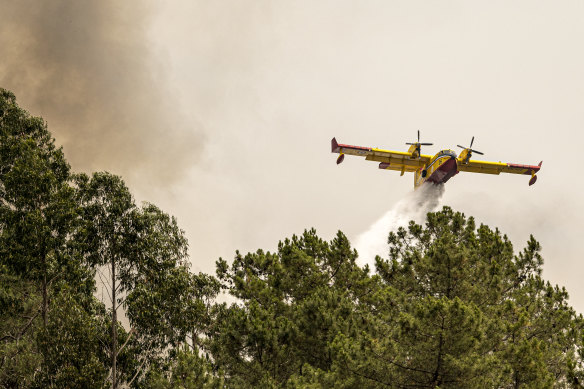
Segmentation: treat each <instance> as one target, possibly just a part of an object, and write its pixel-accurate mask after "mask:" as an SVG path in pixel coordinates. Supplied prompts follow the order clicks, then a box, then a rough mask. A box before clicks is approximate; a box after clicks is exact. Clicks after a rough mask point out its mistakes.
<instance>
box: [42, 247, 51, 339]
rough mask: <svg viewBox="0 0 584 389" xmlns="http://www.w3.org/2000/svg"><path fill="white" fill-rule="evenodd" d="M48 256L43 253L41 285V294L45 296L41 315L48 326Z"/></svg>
mask: <svg viewBox="0 0 584 389" xmlns="http://www.w3.org/2000/svg"><path fill="white" fill-rule="evenodd" d="M47 288H48V286H47V256H46V254H44V253H43V281H42V285H41V289H42V290H41V294H42V296H43V303H42V304H43V305H42V307H41V315H42V317H43V324H44V326H45V328H47V311H48V307H49V301H48V293H47Z"/></svg>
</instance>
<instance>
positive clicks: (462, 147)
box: [457, 136, 484, 155]
mask: <svg viewBox="0 0 584 389" xmlns="http://www.w3.org/2000/svg"><path fill="white" fill-rule="evenodd" d="M473 142H474V136H473V137H472V139H471V140H470V146H468V147H464V146H461V145H457V146H458V147H460V148H461V149H468V150H470V151H471V152H473V153H477V154H480V155H484V154H483V153H481V152H480V151H477V150H473V149H472V144H473Z"/></svg>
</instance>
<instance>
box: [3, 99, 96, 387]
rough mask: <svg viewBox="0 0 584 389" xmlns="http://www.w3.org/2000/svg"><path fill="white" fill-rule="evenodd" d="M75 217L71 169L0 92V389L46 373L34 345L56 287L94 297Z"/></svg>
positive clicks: (41, 129) (41, 126) (42, 129)
mask: <svg viewBox="0 0 584 389" xmlns="http://www.w3.org/2000/svg"><path fill="white" fill-rule="evenodd" d="M78 211H79V208H78V206H77V203H76V198H75V189H74V188H73V187H72V185H71V174H70V167H69V165H68V163H67V161H66V160H65V157H64V155H63V151H62V149H60V148H58V147H56V146H55V141H54V139H53V137H52V135H51V133H50V132H49V131H48V129H47V125H46V123H45V122H44V121H43V120H42V119H41V118H37V117H32V116H31V115H29V114H28V112H26V111H25V110H23V109H22V108H20V107H19V106H18V105H17V103H16V99H15V97H14V95H13V94H12V93H10V92H8V91H6V90H4V89H0V296H1V297H0V300H1V302H0V306H1V308H2V309H1V310H0V323H1V324H0V331H1V333H0V340H1V344H0V360H1V361H2V362H1V363H2V365H1V371H0V384H3V385H6V386H10V387H27V386H29V385H33V382H34V381H35V379H36V378H35V377H38V376H39V374H40V373H42V374H45V373H46V368H47V363H48V362H49V361H48V355H47V353H44V352H42V351H41V350H40V346H39V342H38V337H39V336H40V335H41V334H42V333H44V332H46V331H47V326H48V324H49V323H50V319H51V318H50V315H51V305H52V304H51V301H52V298H53V296H54V295H55V294H57V293H58V292H59V289H60V288H61V285H64V284H67V285H68V290H69V293H72V294H75V295H78V296H84V297H88V296H91V293H92V291H93V285H94V282H93V272H92V271H91V269H89V268H88V267H86V266H85V265H84V264H83V263H82V261H81V260H80V257H79V256H78V255H77V252H76V250H75V249H74V246H75V244H74V241H73V235H74V233H75V231H76V228H77V227H78V215H79V212H78ZM82 299H83V298H82ZM84 308H86V307H84ZM43 369H45V370H43Z"/></svg>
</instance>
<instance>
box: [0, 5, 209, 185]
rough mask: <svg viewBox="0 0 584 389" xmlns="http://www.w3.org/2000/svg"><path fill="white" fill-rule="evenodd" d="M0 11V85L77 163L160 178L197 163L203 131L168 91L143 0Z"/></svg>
mask: <svg viewBox="0 0 584 389" xmlns="http://www.w3.org/2000/svg"><path fill="white" fill-rule="evenodd" d="M0 11H1V12H0V86H2V87H4V88H6V89H9V90H12V91H13V92H14V93H15V94H16V97H17V99H18V101H19V103H20V105H21V106H22V107H24V108H25V109H27V110H29V111H30V112H31V113H32V114H33V115H40V116H43V117H44V118H45V120H46V121H47V122H48V125H49V129H50V130H51V131H52V132H53V134H54V136H55V137H56V139H57V142H58V143H60V144H63V145H64V149H65V153H66V155H67V157H68V159H69V161H70V162H71V164H72V165H73V168H74V169H75V170H109V171H112V172H114V173H117V174H122V175H123V176H124V177H125V178H128V179H130V180H132V177H135V178H136V180H135V181H138V179H137V177H140V181H141V182H142V184H145V183H151V184H156V183H158V184H160V183H168V182H172V181H174V180H175V179H176V178H178V177H179V176H180V175H181V174H182V173H183V172H185V170H186V169H187V168H188V167H189V166H191V165H193V164H194V163H196V161H197V159H198V157H199V155H200V153H201V150H202V146H203V143H204V142H203V140H204V139H203V136H202V131H201V130H200V129H199V128H193V127H191V126H188V125H187V124H186V121H185V118H184V115H183V114H182V113H181V109H180V108H178V107H179V104H178V103H179V102H177V101H175V100H174V99H173V96H172V93H171V90H170V89H169V88H167V79H166V78H165V72H164V70H163V67H162V64H163V63H162V61H157V59H156V58H155V57H156V50H155V49H154V48H152V47H151V44H150V43H149V39H148V33H149V32H148V28H149V25H150V22H151V19H152V16H153V13H154V11H155V10H154V9H153V7H152V6H151V4H150V2H144V1H114V0H99V1H97V0H91V1H75V0H52V1H33V0H24V1H9V0H1V1H0ZM144 177H148V178H147V179H144Z"/></svg>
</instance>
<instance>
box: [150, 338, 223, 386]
mask: <svg viewBox="0 0 584 389" xmlns="http://www.w3.org/2000/svg"><path fill="white" fill-rule="evenodd" d="M169 365H170V366H168V367H167V372H163V371H161V370H155V371H151V372H150V374H149V377H148V380H147V387H149V388H152V389H172V388H181V389H219V388H222V387H223V380H222V379H221V378H220V377H217V375H215V374H214V373H213V371H212V369H213V368H212V365H211V363H210V361H209V360H208V358H206V357H203V356H200V355H199V351H198V350H197V349H196V348H195V349H190V348H188V347H185V348H182V349H179V350H178V352H177V353H176V355H175V356H174V357H173V359H172V362H171V363H169Z"/></svg>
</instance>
